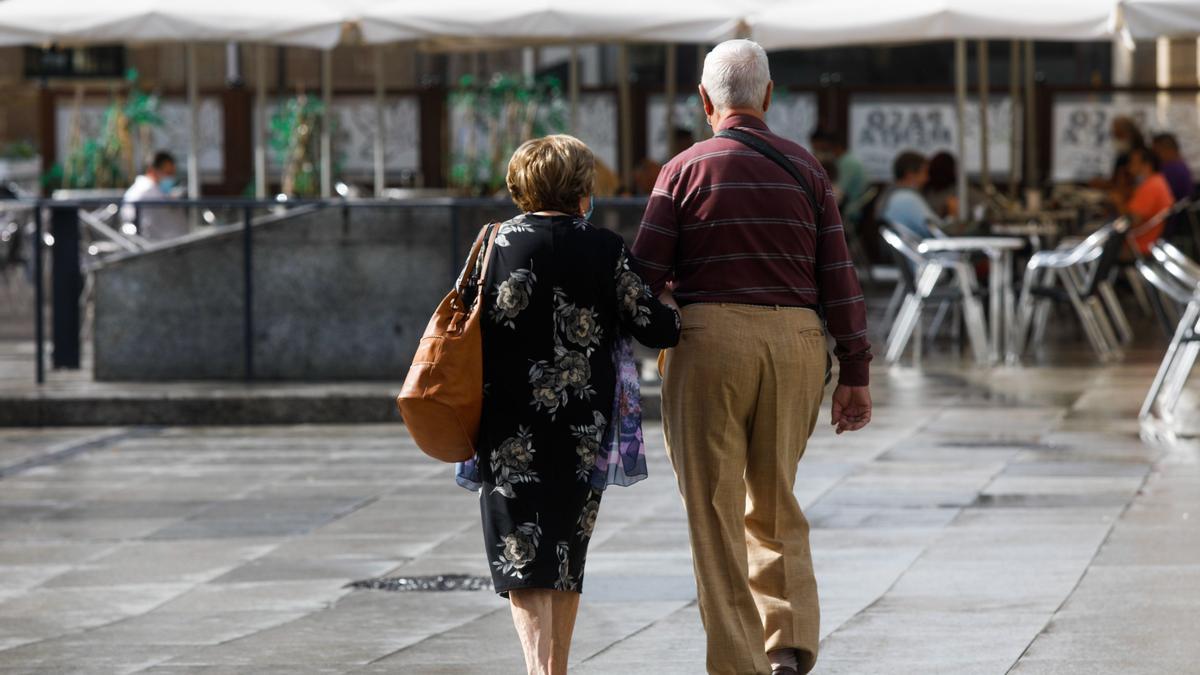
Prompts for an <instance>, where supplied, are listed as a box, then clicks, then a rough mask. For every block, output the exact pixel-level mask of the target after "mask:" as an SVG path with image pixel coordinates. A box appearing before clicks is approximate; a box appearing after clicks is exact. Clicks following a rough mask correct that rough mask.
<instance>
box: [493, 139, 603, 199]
mask: <svg viewBox="0 0 1200 675" xmlns="http://www.w3.org/2000/svg"><path fill="white" fill-rule="evenodd" d="M505 182H506V183H507V184H508V192H509V194H510V195H512V200H513V203H514V204H516V205H517V208H519V209H521V211H523V212H525V213H529V212H531V211H562V212H563V213H579V200H581V199H583V198H584V197H587V196H588V195H590V194H592V192H593V191H594V189H595V184H596V158H595V156H594V155H593V154H592V151H591V150H590V149H589V148H588V146H587V145H585V144H584V142H583V141H581V140H579V139H578V138H575V137H574V136H568V135H566V134H554V135H551V136H545V137H543V138H535V139H533V140H531V141H525V142H524V143H522V144H521V147H519V148H517V150H516V152H514V153H513V156H512V159H510V160H508V175H507V176H506V178H505Z"/></svg>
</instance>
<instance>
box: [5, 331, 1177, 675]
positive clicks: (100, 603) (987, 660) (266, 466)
mask: <svg viewBox="0 0 1200 675" xmlns="http://www.w3.org/2000/svg"><path fill="white" fill-rule="evenodd" d="M1148 353H1149V352H1141V351H1138V350H1133V351H1131V357H1130V360H1129V361H1127V362H1126V363H1122V364H1117V365H1112V366H1107V367H1093V366H1087V365H1086V364H1085V365H1078V366H1067V367H1056V368H1021V369H1014V370H1009V369H1003V368H1001V369H975V368H963V367H959V366H938V367H930V368H927V369H926V370H925V371H919V370H916V369H912V368H904V367H901V368H895V369H888V368H885V367H877V368H876V369H875V375H874V381H875V392H874V393H875V399H876V402H877V404H878V405H879V408H878V409H877V410H876V413H875V415H874V421H873V422H872V425H871V426H870V427H868V428H867V429H865V430H863V431H862V432H860V433H857V434H850V435H843V436H835V435H834V434H833V433H832V431H831V430H830V429H829V428H828V426H827V424H824V423H825V422H827V420H828V415H829V411H828V408H826V409H825V410H823V411H822V413H821V420H822V424H821V425H820V426H819V428H818V430H817V432H816V434H815V435H814V437H813V438H812V439H811V442H810V443H809V446H808V448H807V450H806V453H805V457H804V459H803V461H802V463H801V465H800V473H799V476H798V479H797V484H796V494H797V496H798V498H799V499H800V501H801V503H802V504H803V505H804V506H805V510H806V513H807V515H808V518H809V522H810V524H811V526H812V546H813V557H814V565H815V567H816V570H817V574H818V584H819V588H820V593H821V598H822V606H823V617H822V626H821V634H822V638H823V643H822V647H821V652H822V653H821V659H820V662H819V663H818V667H817V670H816V671H815V672H818V673H854V674H856V675H859V674H862V673H905V674H906V675H907V674H911V673H949V674H953V675H960V674H962V673H980V674H988V675H991V674H1000V673H1006V672H1014V673H1076V672H1087V673H1110V672H1111V673H1116V672H1121V673H1175V672H1181V673H1182V672H1191V670H1193V669H1194V668H1193V666H1194V664H1195V663H1200V652H1198V651H1197V645H1200V641H1195V640H1191V639H1190V638H1189V637H1188V636H1187V634H1186V631H1181V630H1179V627H1180V626H1187V625H1190V624H1191V623H1193V622H1194V617H1195V616H1197V615H1200V590H1198V589H1200V548H1197V545H1196V542H1197V541H1200V536H1197V534H1200V531H1198V530H1197V527H1198V526H1200V489H1197V488H1198V487H1200V447H1198V445H1197V444H1195V443H1192V442H1190V441H1187V440H1182V441H1181V440H1174V441H1171V442H1167V443H1164V442H1162V441H1161V440H1160V441H1155V442H1147V441H1144V440H1143V439H1142V438H1141V437H1140V436H1139V428H1138V427H1137V425H1136V422H1134V423H1132V424H1131V423H1130V420H1129V419H1126V417H1127V416H1128V411H1129V410H1133V409H1136V403H1137V400H1138V399H1139V398H1140V394H1141V391H1142V390H1143V389H1144V387H1145V386H1146V385H1147V384H1148V381H1149V378H1150V377H1152V376H1153V367H1152V364H1151V365H1150V366H1149V367H1148V366H1147V364H1146V363H1145V360H1146V359H1147V358H1149V357H1147V356H1146V354H1148ZM1097 389H1104V390H1105V391H1103V392H1097V391H1095V390H1097ZM127 402H128V401H126V403H127ZM826 405H828V403H826ZM646 439H647V446H648V464H649V467H650V471H651V476H650V478H649V479H647V480H646V481H644V482H642V483H640V484H638V485H636V486H633V487H631V488H612V489H610V490H609V492H608V493H607V494H606V495H605V497H604V502H603V506H602V508H601V513H600V519H599V522H598V525H597V528H596V531H595V534H594V537H593V542H592V546H591V549H590V551H589V560H588V569H587V576H586V581H585V593H584V597H583V602H582V605H581V612H580V618H579V623H578V627H577V634H576V641H575V647H574V649H573V651H572V668H571V670H572V672H577V673H585V674H586V673H594V674H603V675H610V674H611V673H624V674H628V675H634V674H637V673H653V674H654V675H664V674H671V673H680V674H684V673H686V674H688V675H694V674H695V673H699V672H703V671H704V662H705V649H704V635H703V629H702V627H701V625H700V618H699V612H698V609H697V607H696V603H695V597H696V591H695V580H694V578H693V576H692V574H693V566H692V561H691V555H690V552H689V549H688V530H687V523H686V516H685V513H684V509H683V505H682V503H681V501H680V498H679V493H678V490H677V488H676V485H675V480H674V475H673V473H672V471H671V468H670V464H669V462H668V461H667V459H666V457H665V453H664V448H663V442H662V435H661V428H660V427H659V426H657V425H655V424H653V423H651V424H649V425H648V426H647V429H646ZM0 466H19V467H20V470H18V471H13V472H10V473H6V474H4V475H2V476H0V672H4V673H5V674H6V675H7V673H10V672H13V673H105V674H106V675H107V674H109V673H128V672H139V673H159V674H164V673H165V674H174V675H191V674H205V675H223V674H237V675H244V674H246V673H254V674H255V675H257V674H259V673H265V674H267V675H271V674H274V673H288V674H289V675H291V674H293V673H350V672H353V673H397V672H405V673H408V672H411V673H420V674H422V675H425V674H427V673H428V674H435V673H454V674H460V673H461V674H472V673H489V674H490V673H496V672H520V671H521V669H522V659H521V654H520V649H519V645H518V644H517V641H516V637H515V632H514V630H513V628H512V624H511V618H510V615H509V611H508V606H507V604H506V603H505V602H504V601H503V600H501V599H500V598H498V597H497V596H495V595H494V594H493V593H491V592H488V591H455V592H399V593H388V592H384V591H378V590H363V589H356V588H351V587H349V586H348V584H349V582H352V581H356V580H362V579H367V578H374V577H379V576H386V575H406V576H412V575H439V574H448V573H462V574H469V575H480V576H486V575H487V572H488V566H487V561H486V559H485V557H484V555H483V544H482V535H481V526H480V523H479V513H478V498H477V497H476V496H475V495H473V494H471V493H469V492H467V491H464V490H462V489H460V488H458V487H457V486H455V485H454V484H453V481H452V469H451V467H449V466H445V465H439V464H437V463H435V462H432V461H430V460H428V459H427V458H425V457H424V456H423V455H421V454H420V452H419V451H418V450H417V449H416V447H415V446H414V445H413V444H412V442H411V440H410V439H408V437H407V436H406V434H405V432H404V429H403V427H401V426H400V425H397V424H371V425H357V424H299V425H227V426H205V427H195V426H189V427H172V426H167V427H154V428H144V429H143V428H140V427H133V428H129V427H116V426H114V427H101V428H71V429H65V430H46V431H43V430H34V429H0ZM480 644H483V645H486V657H487V658H486V659H481V658H480V651H479V647H478V645H480ZM473 647H474V648H473ZM1098 654H1104V655H1105V656H1106V658H1098V657H1097V655H1098ZM1110 654H1111V655H1112V656H1111V658H1107V657H1108V655H1110Z"/></svg>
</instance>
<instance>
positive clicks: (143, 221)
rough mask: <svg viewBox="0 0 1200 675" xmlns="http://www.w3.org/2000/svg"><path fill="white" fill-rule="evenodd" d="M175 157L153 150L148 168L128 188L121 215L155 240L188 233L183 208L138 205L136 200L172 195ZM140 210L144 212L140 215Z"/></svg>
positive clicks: (146, 235)
mask: <svg viewBox="0 0 1200 675" xmlns="http://www.w3.org/2000/svg"><path fill="white" fill-rule="evenodd" d="M176 184H177V179H176V163H175V157H174V156H172V155H171V153H169V152H166V151H165V150H160V151H158V152H156V153H154V157H152V158H151V159H150V161H149V162H147V163H146V170H145V172H144V173H142V174H141V175H140V176H138V177H137V178H136V179H134V181H133V185H131V186H129V189H128V190H126V191H125V196H124V198H123V201H124V204H125V205H124V207H123V208H122V209H121V218H122V220H124V221H125V222H126V223H133V224H135V225H137V228H138V234H140V235H141V236H142V237H144V238H146V239H150V240H153V241H163V240H165V239H173V238H175V237H182V236H183V235H185V234H187V233H188V224H187V216H186V213H185V211H184V209H182V208H178V207H174V206H143V207H141V208H140V209H139V208H137V207H135V206H134V204H136V203H137V202H143V201H145V202H158V201H163V200H167V199H170V198H171V191H172V190H174V189H175V186H176ZM138 211H141V213H140V214H139V213H138Z"/></svg>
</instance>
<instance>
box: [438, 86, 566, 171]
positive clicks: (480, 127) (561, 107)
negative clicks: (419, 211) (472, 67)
mask: <svg viewBox="0 0 1200 675" xmlns="http://www.w3.org/2000/svg"><path fill="white" fill-rule="evenodd" d="M449 97H450V108H451V111H452V115H453V117H454V119H455V121H456V123H457V125H458V127H459V128H456V129H455V130H454V132H455V134H456V135H457V137H456V138H455V142H454V143H452V146H451V159H450V182H451V184H453V185H455V186H458V187H462V188H465V189H467V190H469V191H472V192H480V193H485V194H490V193H494V192H496V191H497V190H499V189H501V188H502V187H504V177H505V174H506V173H507V169H508V159H509V157H510V156H511V155H512V153H513V151H514V150H516V149H517V146H518V145H520V144H521V143H522V142H524V141H526V140H528V139H530V138H535V137H537V136H544V135H546V134H552V133H561V132H563V131H565V130H566V128H567V105H566V102H565V101H564V99H563V95H562V83H561V82H560V81H559V80H558V78H555V77H546V78H543V79H540V80H532V79H529V78H525V77H522V76H516V75H509V74H497V75H496V76H495V77H493V78H492V79H491V80H490V81H488V82H486V83H481V82H477V81H476V79H475V78H474V77H473V76H471V75H466V76H464V77H463V78H462V79H461V80H460V81H459V85H458V87H457V88H456V89H454V90H453V91H451V92H450V95H449Z"/></svg>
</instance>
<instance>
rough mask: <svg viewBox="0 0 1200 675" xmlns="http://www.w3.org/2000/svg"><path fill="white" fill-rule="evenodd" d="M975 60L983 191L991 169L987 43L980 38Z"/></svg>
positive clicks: (987, 189)
mask: <svg viewBox="0 0 1200 675" xmlns="http://www.w3.org/2000/svg"><path fill="white" fill-rule="evenodd" d="M975 47H976V60H977V61H979V182H980V183H981V184H982V185H983V189H984V191H985V192H987V191H989V189H990V188H991V187H992V171H991V166H989V160H990V157H988V144H989V143H990V142H991V140H990V139H989V138H988V135H989V133H988V132H989V131H990V129H989V128H988V87H989V86H990V85H989V83H988V43H987V40H980V41H979V42H977V43H976V45H975Z"/></svg>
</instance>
